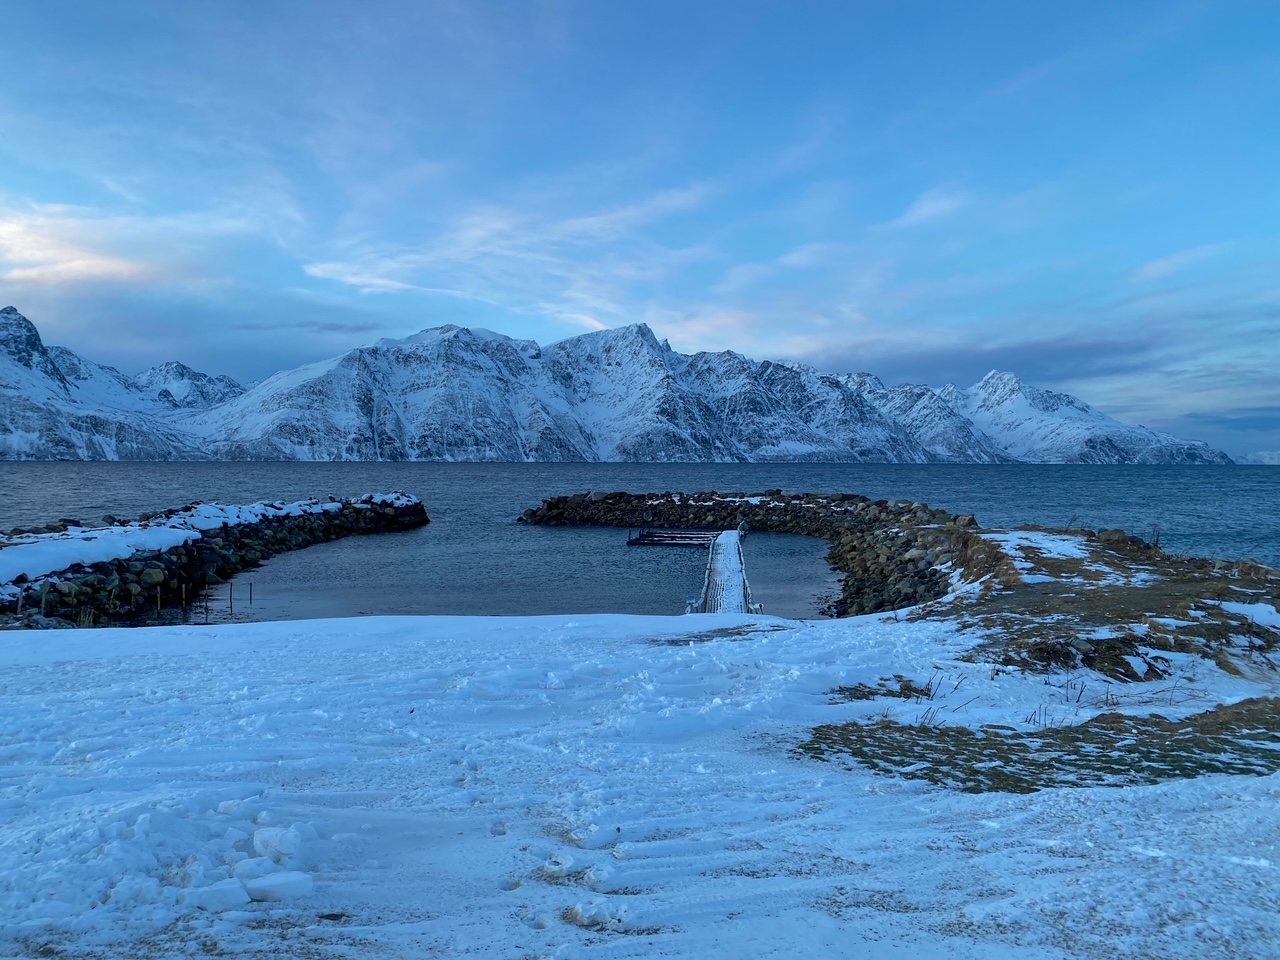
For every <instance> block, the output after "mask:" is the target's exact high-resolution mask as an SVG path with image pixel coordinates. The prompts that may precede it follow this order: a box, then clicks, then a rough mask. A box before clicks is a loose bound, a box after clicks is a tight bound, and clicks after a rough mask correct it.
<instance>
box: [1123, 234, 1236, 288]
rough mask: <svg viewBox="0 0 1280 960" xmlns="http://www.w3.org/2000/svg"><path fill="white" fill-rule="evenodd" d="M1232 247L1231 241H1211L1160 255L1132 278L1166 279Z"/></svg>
mask: <svg viewBox="0 0 1280 960" xmlns="http://www.w3.org/2000/svg"><path fill="white" fill-rule="evenodd" d="M1230 248H1231V244H1229V243H1211V244H1206V245H1205V246H1201V247H1192V248H1191V249H1190V250H1182V251H1180V252H1178V253H1174V254H1170V255H1169V256H1167V257H1160V258H1159V259H1157V260H1148V261H1147V262H1146V263H1144V264H1143V265H1142V266H1140V267H1139V268H1138V269H1137V270H1135V271H1134V272H1133V275H1132V276H1131V277H1130V279H1131V280H1132V281H1133V282H1134V283H1152V282H1154V281H1157V280H1166V279H1168V278H1169V277H1172V276H1173V275H1174V274H1177V273H1181V272H1182V271H1184V270H1186V269H1187V268H1188V267H1194V266H1196V265H1197V264H1200V263H1204V262H1205V261H1206V260H1212V259H1213V258H1214V257H1216V256H1218V255H1220V254H1222V253H1225V252H1226V251H1227V250H1229V249H1230Z"/></svg>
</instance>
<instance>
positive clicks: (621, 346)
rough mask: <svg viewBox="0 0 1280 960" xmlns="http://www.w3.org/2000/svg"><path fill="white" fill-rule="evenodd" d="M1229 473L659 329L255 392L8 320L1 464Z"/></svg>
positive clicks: (1145, 438)
mask: <svg viewBox="0 0 1280 960" xmlns="http://www.w3.org/2000/svg"><path fill="white" fill-rule="evenodd" d="M209 456H211V457H215V458H223V459H272V460H278V459H283V460H466V461H476V460H493V461H639V462H654V461H656V462H663V461H685V462H690V461H692V462H698V461H779V460H781V461H787V460H796V461H832V462H888V463H934V462H962V463H999V462H1007V461H1010V460H1030V461H1045V462H1064V463H1228V462H1230V461H1229V460H1228V458H1227V457H1226V455H1225V454H1222V453H1220V452H1219V451H1216V450H1213V449H1212V448H1210V447H1208V446H1207V445H1205V444H1202V443H1197V442H1193V441H1185V440H1180V439H1178V438H1176V437H1171V436H1169V435H1167V434H1159V433H1155V432H1154V431H1150V430H1146V429H1145V428H1142V427H1132V426H1127V425H1125V424H1122V423H1119V422H1118V421H1116V420H1113V419H1111V418H1110V417H1106V416H1104V415H1103V414H1101V413H1098V412H1097V411H1094V410H1093V409H1092V408H1091V407H1089V406H1088V404H1085V403H1083V402H1082V401H1080V400H1077V399H1076V398H1074V397H1070V396H1067V395H1065V394H1055V393H1050V392H1048V391H1043V390H1036V389H1035V388H1033V387H1029V386H1025V385H1023V384H1022V383H1021V381H1019V380H1018V378H1017V377H1016V376H1014V375H1012V374H991V375H989V376H988V377H986V378H984V380H983V381H982V382H981V383H979V384H977V385H976V386H975V387H973V388H972V389H970V390H968V391H965V390H961V389H959V388H957V387H955V386H954V385H951V384H948V385H947V386H946V387H943V388H942V389H941V390H938V391H937V392H935V391H933V390H930V389H929V388H928V387H925V386H920V385H915V384H904V385H902V386H898V387H892V388H889V387H885V385H884V384H883V383H881V382H880V381H879V380H878V379H876V378H875V377H873V376H871V375H870V374H852V375H848V376H843V377H840V376H834V375H831V374H823V373H819V372H817V371H816V370H814V369H812V368H809V367H805V366H802V365H798V364H787V363H776V362H771V361H768V360H766V361H762V362H758V361H755V360H751V359H748V358H747V357H744V356H742V355H741V354H737V353H732V352H729V351H725V352H721V353H698V354H694V355H692V356H687V355H684V354H680V353H676V352H675V351H673V350H672V349H671V348H670V346H669V345H668V344H666V343H665V342H662V343H660V342H659V341H658V340H657V338H656V337H654V335H653V333H652V331H650V330H649V328H648V327H647V326H645V325H644V324H635V325H632V326H629V327H621V328H618V329H613V330H602V331H598V332H594V333H588V334H584V335H582V336H578V337H571V338H569V339H566V340H562V341H559V342H558V343H554V344H551V345H550V346H548V347H546V348H545V349H544V348H542V347H540V346H539V345H538V344H536V343H534V342H532V341H528V340H515V339H512V338H510V337H505V336H503V335H501V334H498V333H494V332H492V331H489V330H470V329H467V328H465V327H458V326H454V325H452V324H450V325H446V326H442V327H436V328H432V329H428V330H423V331H421V332H420V333H417V334H414V335H413V336H410V337H406V338H404V339H402V340H389V339H388V340H380V341H378V342H377V343H375V344H373V345H371V346H367V347H361V348H358V349H356V350H352V351H351V352H349V353H347V354H345V355H343V356H340V357H334V358H331V359H329V360H324V361H320V362H318V363H312V364H308V365H307V366H304V367H299V368H298V369H296V370H289V371H285V372H282V373H279V374H276V375H275V376H274V377H271V378H270V379H268V380H266V381H264V382H263V383H261V384H258V385H257V386H255V387H254V388H252V389H251V390H248V391H245V390H244V388H243V387H241V386H240V385H239V384H238V383H236V382H235V381H234V380H231V379H230V378H229V377H210V376H208V375H206V374H203V373H199V372H197V371H194V370H192V369H191V368H189V367H186V366H184V365H183V364H180V363H166V364H162V365H160V366H158V367H154V368H152V369H150V370H147V371H144V372H143V373H142V374H140V375H139V376H138V377H137V378H129V377H126V376H124V375H123V374H121V373H120V372H119V371H117V370H115V369H114V368H111V367H105V366H102V365H99V364H96V363H93V362H91V361H88V360H85V359H84V358H82V357H79V356H77V355H76V354H75V353H73V352H71V351H69V350H65V349H63V348H60V347H48V348H46V347H45V346H44V344H43V343H42V342H41V340H40V335H39V333H38V332H37V331H36V328H35V327H34V326H33V325H32V324H31V323H30V322H29V321H28V320H27V319H26V318H25V317H22V315H21V314H19V313H18V312H17V311H16V310H14V309H13V308H11V307H10V308H7V309H6V310H4V311H0V457H3V458H10V459H13V458H28V459H57V458H75V459H115V458H129V459H172V458H187V457H209Z"/></svg>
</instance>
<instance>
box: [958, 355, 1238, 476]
mask: <svg viewBox="0 0 1280 960" xmlns="http://www.w3.org/2000/svg"><path fill="white" fill-rule="evenodd" d="M943 396H944V397H945V399H946V400H947V402H948V403H949V404H950V405H951V407H952V408H953V409H954V410H955V411H956V412H957V413H959V414H961V415H962V416H963V417H965V418H966V419H968V420H969V421H971V422H972V423H973V424H974V426H975V427H977V428H978V429H979V430H981V431H982V432H983V433H984V434H986V435H987V436H988V437H990V438H991V439H992V440H993V441H995V443H996V444H997V445H999V446H1000V447H1001V448H1002V449H1003V450H1005V451H1006V452H1007V453H1008V454H1010V455H1011V456H1013V457H1016V458H1017V459H1019V460H1030V461H1034V462H1039V463H1230V462H1231V459H1230V458H1229V457H1228V456H1227V455H1226V454H1225V453H1223V452H1222V451H1220V450H1215V449H1213V448H1212V447H1210V446H1209V445H1208V444H1206V443H1201V442H1200V441H1196V440H1182V439H1179V438H1178V437H1174V436H1171V435H1170V434H1167V433H1159V432H1157V431H1155V430H1148V429H1147V428H1146V427H1139V426H1131V425H1129V424H1125V423H1121V422H1120V421H1118V420H1113V419H1112V418H1111V417H1108V416H1107V415H1106V414H1104V413H1099V412H1098V411H1097V410H1094V409H1093V408H1092V407H1091V406H1089V405H1088V404H1087V403H1085V402H1084V401H1083V400H1080V399H1078V398H1076V397H1073V396H1070V395H1068V394H1065V393H1054V392H1053V391H1051V390H1040V389H1037V388H1036V387H1033V386H1030V385H1028V384H1025V383H1023V382H1022V381H1021V379H1019V378H1018V376H1017V375H1016V374H1013V373H1002V372H999V371H995V370H993V371H991V372H990V373H989V374H987V375H986V376H985V377H983V378H982V380H980V381H979V382H978V383H977V384H975V385H974V386H973V387H971V388H970V389H968V390H959V389H957V388H956V387H954V386H953V385H950V384H948V386H947V387H945V388H944V389H943Z"/></svg>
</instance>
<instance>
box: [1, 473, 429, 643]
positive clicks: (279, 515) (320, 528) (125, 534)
mask: <svg viewBox="0 0 1280 960" xmlns="http://www.w3.org/2000/svg"><path fill="white" fill-rule="evenodd" d="M429 522H430V520H429V518H428V517H427V514H426V509H425V508H424V506H423V505H422V503H421V501H419V500H418V499H417V498H416V497H413V496H410V495H409V494H405V493H401V492H394V493H388V494H366V495H365V496H363V497H360V498H358V499H354V500H338V499H336V498H330V499H329V500H325V501H322V500H300V501H297V502H294V503H284V502H281V501H276V502H271V503H255V504H249V505H244V506H236V505H228V504H220V503H196V504H191V505H190V506H187V507H184V508H182V509H180V510H168V511H164V512H163V513H160V514H156V515H150V516H146V515H144V517H142V518H141V519H139V520H138V521H136V522H125V523H121V522H115V523H112V524H111V525H109V526H86V525H82V524H80V523H79V521H68V522H65V523H59V524H56V525H55V526H54V528H52V529H44V530H41V531H38V532H28V531H21V530H15V531H13V532H11V533H10V534H9V535H8V536H7V537H3V538H0V611H3V609H4V607H5V606H10V607H11V608H12V612H13V613H15V614H17V613H20V612H21V608H22V607H23V606H25V608H26V609H27V611H28V612H29V613H30V612H33V611H35V610H39V611H40V612H41V613H42V614H49V615H52V616H61V617H63V618H65V619H68V620H71V621H72V622H76V623H86V625H88V624H93V623H99V622H104V621H108V620H111V619H122V618H128V617H131V616H136V615H137V613H138V611H139V610H141V609H154V608H156V607H157V605H162V604H163V603H164V601H165V597H166V595H167V596H168V598H169V602H170V603H172V602H173V601H174V600H178V601H179V602H181V601H182V600H183V599H185V598H186V597H187V596H188V595H189V597H190V598H191V599H194V598H195V596H196V595H197V594H198V592H199V591H200V590H201V589H203V588H204V587H206V586H207V585H209V584H213V583H220V582H222V580H223V579H225V578H226V577H227V576H229V575H231V574H234V573H236V572H239V571H240V570H242V569H244V568H246V567H249V566H253V565H255V564H257V563H259V562H261V561H262V560H263V559H264V558H265V557H267V556H270V555H272V554H274V553H278V552H280V551H282V550H289V549H296V548H298V547H303V546H308V545H310V544H312V543H315V542H318V541H320V540H330V539H334V538H335V537H340V536H346V535H350V534H356V533H371V532H383V531H388V530H403V529H409V528H411V527H415V526H421V525H422V524H425V523H429Z"/></svg>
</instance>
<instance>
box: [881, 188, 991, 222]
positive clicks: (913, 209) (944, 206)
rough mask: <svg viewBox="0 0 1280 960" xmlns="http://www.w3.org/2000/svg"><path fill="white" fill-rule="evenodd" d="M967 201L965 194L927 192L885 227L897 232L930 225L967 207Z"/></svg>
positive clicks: (967, 196)
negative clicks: (926, 224)
mask: <svg viewBox="0 0 1280 960" xmlns="http://www.w3.org/2000/svg"><path fill="white" fill-rule="evenodd" d="M969 200H970V197H969V195H968V194H966V193H957V192H954V191H948V190H928V191H926V192H925V193H922V194H921V195H920V196H919V197H917V198H916V200H915V202H914V203H912V204H911V206H909V207H907V209H906V210H904V211H903V212H902V213H901V215H899V216H898V217H895V218H894V219H893V220H890V221H889V222H888V223H886V224H885V226H886V227H889V228H890V229H895V230H899V229H905V228H907V227H918V226H920V225H921V224H925V223H932V222H933V221H935V220H942V219H945V218H946V217H949V216H951V215H952V214H954V213H955V212H957V211H958V210H960V209H962V208H963V207H965V206H967V205H968V203H969Z"/></svg>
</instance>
